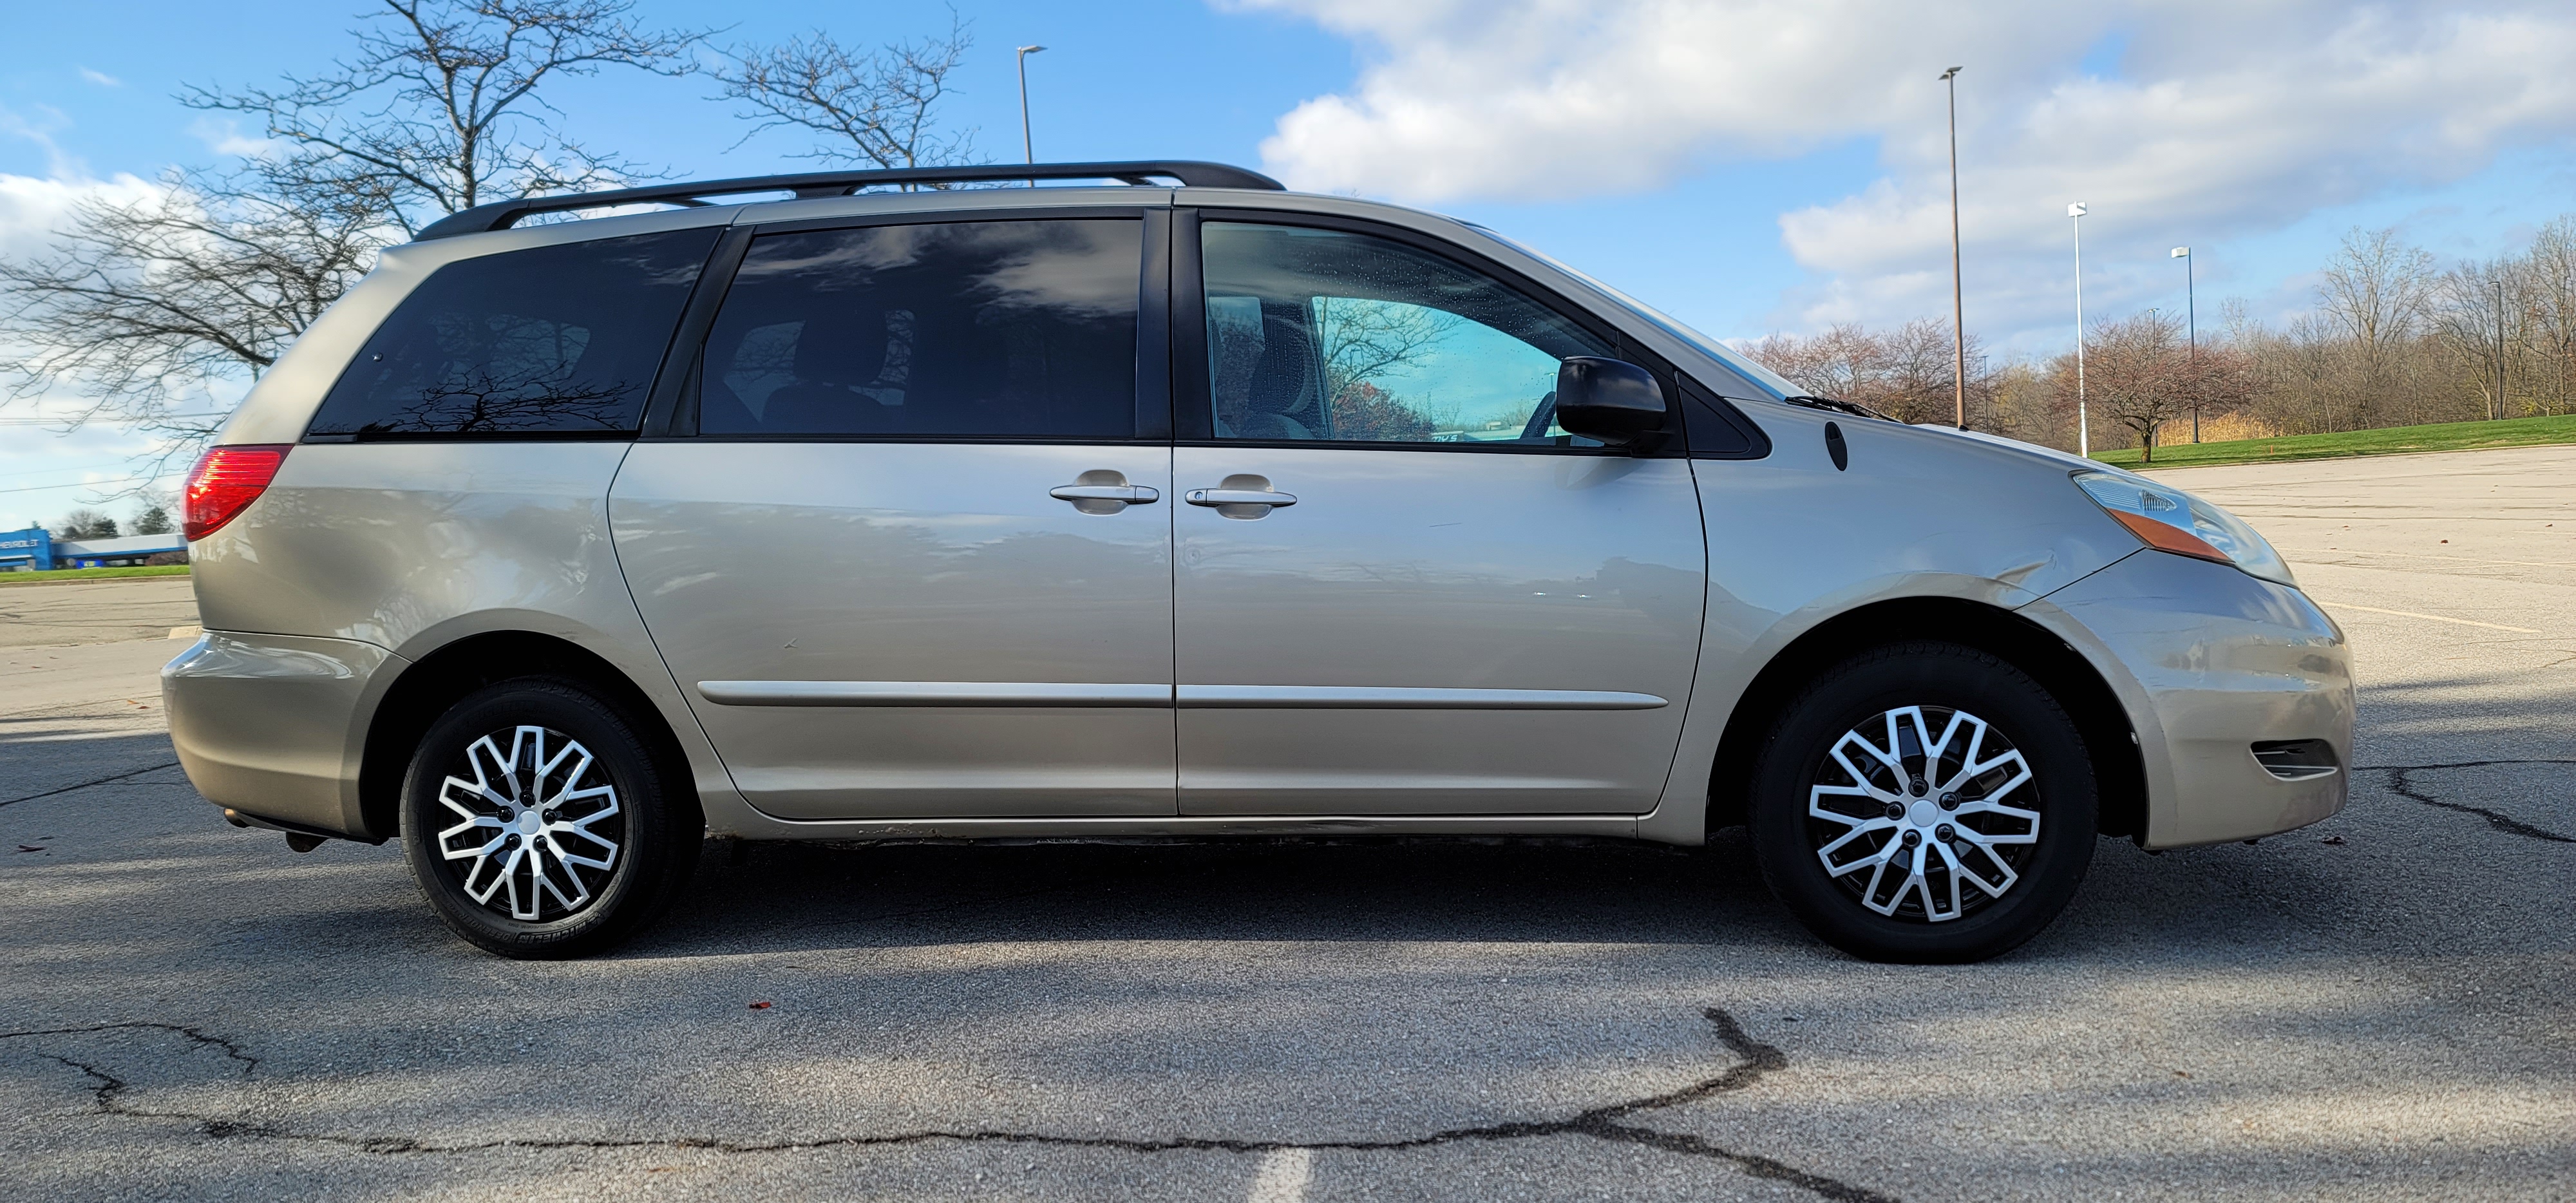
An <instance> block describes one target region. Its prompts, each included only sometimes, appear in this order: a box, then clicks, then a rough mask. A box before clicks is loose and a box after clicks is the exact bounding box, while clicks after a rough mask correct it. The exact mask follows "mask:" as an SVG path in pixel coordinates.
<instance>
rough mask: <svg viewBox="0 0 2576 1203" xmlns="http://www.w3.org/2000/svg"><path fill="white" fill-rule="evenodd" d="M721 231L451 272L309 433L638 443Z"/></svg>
mask: <svg viewBox="0 0 2576 1203" xmlns="http://www.w3.org/2000/svg"><path fill="white" fill-rule="evenodd" d="M721 233H722V231H721V230H718V229H715V228H712V227H710V228H708V229H702V230H679V231H674V232H670V233H663V234H645V235H640V236H637V237H632V238H607V239H600V240H597V241H593V242H576V243H566V244H563V245H558V246H545V247H535V248H531V249H529V250H524V251H505V252H503V253H501V254H497V255H484V256H480V257H478V258H473V259H460V260H458V261H456V262H454V263H450V264H448V265H446V266H444V267H441V268H439V269H438V270H437V271H435V272H433V273H431V274H430V277H429V279H427V280H424V281H422V282H421V284H420V286H419V287H418V288H415V289H413V290H412V293H411V295H410V296H408V297H406V298H404V299H403V302H402V304H401V305H400V306H398V307H396V308H395V310H394V312H393V316H391V317H389V318H386V319H385V324H384V325H383V326H380V327H378V328H377V330H376V333H375V335H374V336H373V337H371V338H369V339H368V340H367V345H366V346H365V347H363V348H361V349H360V350H359V352H358V357H357V359H356V360H355V361H354V362H352V363H351V364H350V365H349V367H348V368H347V370H346V371H344V372H342V373H341V375H340V380H339V382H338V383H337V384H334V385H333V386H332V387H331V392H330V395H329V396H327V397H325V398H324V399H323V401H322V407H321V409H320V410H319V411H318V412H316V413H315V414H314V417H313V423H312V425H311V426H310V427H309V428H308V429H307V430H306V434H308V435H337V436H354V437H358V438H478V437H481V438H490V437H503V438H506V437H523V438H524V437H548V436H552V437H573V438H579V437H585V436H588V437H600V436H615V435H627V434H633V433H634V432H635V429H636V426H637V424H638V422H639V421H640V419H641V418H642V416H643V412H644V399H645V395H646V394H647V393H648V392H650V391H651V390H652V387H653V374H654V372H655V371H656V370H657V369H658V368H659V367H660V366H661V363H662V353H663V350H664V348H665V347H666V346H667V345H668V344H669V342H670V339H671V333H672V330H673V329H674V328H675V327H676V326H677V325H678V324H679V320H680V311H681V309H682V308H683V307H684V306H685V305H686V304H687V303H688V299H689V290H690V289H691V288H692V287H693V286H694V285H695V284H696V283H697V279H698V272H699V270H700V269H701V268H702V267H703V266H704V264H705V263H706V259H707V253H708V251H710V250H712V249H713V248H714V246H715V240H716V238H717V237H718V236H719V235H720V234H721Z"/></svg>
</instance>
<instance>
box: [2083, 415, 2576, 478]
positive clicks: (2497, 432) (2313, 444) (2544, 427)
mask: <svg viewBox="0 0 2576 1203" xmlns="http://www.w3.org/2000/svg"><path fill="white" fill-rule="evenodd" d="M2548 443H2576V414H2565V415H2561V416H2558V417H2554V418H2507V419H2505V420H2504V421H2501V422H2441V423H2436V424H2434V425H2431V426H2390V427H2387V428H2384V429H2380V430H2354V431H2348V432H2346V433H2343V434H2298V435H2289V436H2286V437H2283V438H2277V439H2241V440H2238V441H2235V442H2229V443H2168V444H2166V445H2164V446H2162V447H2158V448H2156V462H2155V463H2153V464H2142V463H2141V462H2140V456H2139V454H2138V449H2137V448H2135V447H2131V448H2128V449H2126V450H2123V451H2097V452H2094V453H2093V458H2095V459H2097V460H2100V461H2102V462H2103V463H2106V464H2118V465H2119V466H2121V467H2123V468H2139V467H2155V468H2195V467H2205V466H2209V465H2214V464H2253V463H2265V462H2269V461H2274V460H2294V459H2332V458H2336V457H2339V456H2347V455H2395V454H2399V453H2402V452H2408V451H2472V450H2477V449H2481V448H2487V447H2535V446H2540V445H2543V444H2548Z"/></svg>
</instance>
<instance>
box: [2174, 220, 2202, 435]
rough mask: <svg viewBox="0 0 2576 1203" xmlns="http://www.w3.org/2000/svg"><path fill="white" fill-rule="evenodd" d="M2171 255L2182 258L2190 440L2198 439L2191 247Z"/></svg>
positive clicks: (2197, 346) (2197, 344)
mask: <svg viewBox="0 0 2576 1203" xmlns="http://www.w3.org/2000/svg"><path fill="white" fill-rule="evenodd" d="M2173 257H2174V258H2176V259H2180V260H2182V313H2183V319H2182V320H2183V327H2182V328H2183V331H2184V337H2186V338H2188V339H2190V340H2191V441H2192V442H2195V443H2197V442H2199V441H2200V310H2199V309H2198V307H2197V306H2198V302H2196V301H2194V300H2193V299H2192V280H2191V277H2192V274H2193V273H2192V270H2191V248H2190V247H2187V246H2178V247H2175V248H2174V249H2173Z"/></svg>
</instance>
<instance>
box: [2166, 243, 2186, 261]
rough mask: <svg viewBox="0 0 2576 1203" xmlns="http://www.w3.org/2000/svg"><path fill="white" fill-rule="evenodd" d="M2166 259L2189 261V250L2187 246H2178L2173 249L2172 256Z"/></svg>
mask: <svg viewBox="0 0 2576 1203" xmlns="http://www.w3.org/2000/svg"><path fill="white" fill-rule="evenodd" d="M2168 258H2173V259H2189V258H2191V248H2190V247H2187V246H2178V247H2175V248H2174V249H2173V254H2172V255H2170V256H2168Z"/></svg>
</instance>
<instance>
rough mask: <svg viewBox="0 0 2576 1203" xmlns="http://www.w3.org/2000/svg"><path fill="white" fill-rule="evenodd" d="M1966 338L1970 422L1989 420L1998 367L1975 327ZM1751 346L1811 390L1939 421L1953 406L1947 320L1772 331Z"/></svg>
mask: <svg viewBox="0 0 2576 1203" xmlns="http://www.w3.org/2000/svg"><path fill="white" fill-rule="evenodd" d="M1967 343H1968V382H1967V383H1968V412H1969V414H1970V415H1971V418H1970V423H1969V424H1970V425H1972V426H1980V425H1982V426H1988V427H1991V425H1992V424H1993V415H1994V412H1995V408H1994V407H1995V384H1996V375H1995V370H1994V368H1993V367H1991V366H1990V365H1989V364H1988V363H1987V361H1986V353H1985V347H1984V345H1983V343H1982V342H1981V341H1980V340H1979V339H1978V337H1977V336H1976V335H1975V334H1973V333H1971V334H1970V335H1968V339H1967ZM1751 353H1752V355H1753V357H1754V358H1755V359H1757V360H1759V361H1761V362H1762V364H1763V366H1765V367H1768V368H1770V369H1771V370H1773V371H1775V372H1778V373H1780V374H1781V375H1783V376H1786V377H1788V378H1789V379H1790V380H1791V381H1793V382H1795V383H1796V384H1797V385H1798V386H1799V387H1801V388H1804V389H1806V390H1807V391H1808V392H1811V393H1814V394H1815V395H1817V396H1819V397H1833V398H1836V399H1838V400H1844V401H1854V402H1858V403H1860V404H1862V405H1866V406H1868V407H1870V408H1872V409H1875V410H1878V411H1880V412H1882V413H1886V414H1888V415H1890V416H1892V417H1895V418H1897V419H1898V420H1900V421H1906V422H1931V421H1938V420H1941V419H1942V418H1944V417H1946V416H1949V415H1950V414H1952V412H1953V410H1952V405H1953V403H1954V394H1953V392H1952V389H1953V387H1954V380H1953V373H1954V372H1955V371H1956V370H1957V364H1956V362H1955V360H1954V359H1953V356H1954V355H1955V353H1956V348H1955V346H1954V345H1953V343H1952V340H1951V337H1950V325H1949V323H1947V322H1940V321H1933V320H1930V319H1917V320H1914V321H1911V322H1907V323H1905V324H1904V325H1902V326H1899V327H1897V328H1896V329H1894V330H1889V331H1885V332H1881V333H1872V332H1871V331H1869V330H1867V329H1864V328H1862V327H1861V326H1858V325H1855V324H1850V323H1845V324H1841V325H1836V326H1832V327H1829V328H1827V329H1826V330H1825V332H1824V333H1822V334H1816V335H1810V336H1806V337H1800V336H1798V335H1794V334H1774V335H1772V336H1770V337H1768V338H1765V339H1763V340H1762V341H1761V342H1758V343H1755V344H1754V345H1753V347H1752V352H1751Z"/></svg>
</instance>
